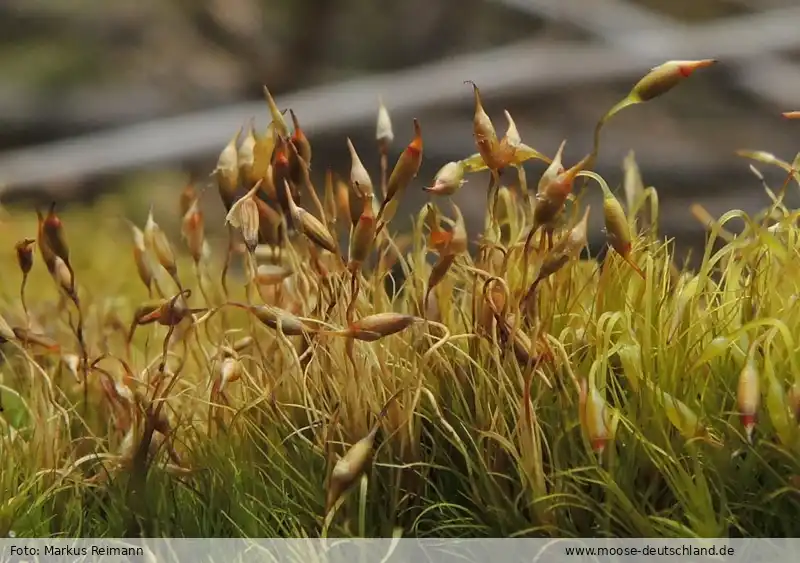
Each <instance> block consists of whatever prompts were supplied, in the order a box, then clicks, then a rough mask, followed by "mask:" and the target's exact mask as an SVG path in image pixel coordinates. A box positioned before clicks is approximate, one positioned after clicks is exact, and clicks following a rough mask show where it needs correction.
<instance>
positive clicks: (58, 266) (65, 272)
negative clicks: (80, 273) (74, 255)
mask: <svg viewBox="0 0 800 563" xmlns="http://www.w3.org/2000/svg"><path fill="white" fill-rule="evenodd" d="M52 276H53V279H54V280H55V282H56V283H57V284H58V285H59V287H60V288H61V289H63V290H64V292H65V293H66V294H67V295H69V296H70V298H72V300H73V301H77V299H78V297H77V293H76V292H75V278H74V277H73V276H72V271H71V270H70V269H69V266H67V263H66V262H64V261H63V260H62V259H61V257H59V256H56V257H55V260H54V262H53V271H52Z"/></svg>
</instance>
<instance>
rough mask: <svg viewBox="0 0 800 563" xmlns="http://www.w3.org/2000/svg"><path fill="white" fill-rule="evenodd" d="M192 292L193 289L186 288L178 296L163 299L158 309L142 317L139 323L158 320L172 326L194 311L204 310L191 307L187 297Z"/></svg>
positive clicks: (162, 323)
mask: <svg viewBox="0 0 800 563" xmlns="http://www.w3.org/2000/svg"><path fill="white" fill-rule="evenodd" d="M191 294H192V292H191V290H188V289H185V290H183V291H182V292H181V293H179V294H177V295H176V296H174V297H172V298H170V299H165V300H163V301H162V302H161V304H160V305H159V307H158V308H157V309H155V310H153V311H152V312H150V313H148V314H145V315H143V316H142V317H140V318H139V320H138V324H148V323H151V322H153V321H156V322H158V324H160V325H163V326H170V327H172V326H176V325H178V324H180V323H181V321H183V320H184V319H187V318H189V317H191V316H192V314H193V313H198V312H202V311H204V309H191V308H189V305H188V304H187V303H186V299H187V298H188V297H189V296H191Z"/></svg>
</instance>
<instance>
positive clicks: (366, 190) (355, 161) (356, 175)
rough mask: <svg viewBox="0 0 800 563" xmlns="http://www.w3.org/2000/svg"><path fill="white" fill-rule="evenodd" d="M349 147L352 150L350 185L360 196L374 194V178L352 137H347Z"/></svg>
mask: <svg viewBox="0 0 800 563" xmlns="http://www.w3.org/2000/svg"><path fill="white" fill-rule="evenodd" d="M347 149H348V150H349V151H350V162H351V164H350V185H351V186H352V188H353V190H355V191H356V192H357V193H358V195H359V196H360V197H363V196H365V195H372V194H373V187H372V179H371V178H370V177H369V172H367V169H366V168H365V167H364V163H363V162H361V158H360V157H359V156H358V153H357V152H356V148H355V146H353V142H352V141H351V140H350V138H348V139H347Z"/></svg>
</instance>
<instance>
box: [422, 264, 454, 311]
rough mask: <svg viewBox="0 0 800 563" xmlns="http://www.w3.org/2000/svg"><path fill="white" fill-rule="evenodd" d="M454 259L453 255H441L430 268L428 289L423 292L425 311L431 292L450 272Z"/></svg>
mask: <svg viewBox="0 0 800 563" xmlns="http://www.w3.org/2000/svg"><path fill="white" fill-rule="evenodd" d="M455 259H456V255H455V254H442V255H441V256H440V257H439V260H437V262H436V263H435V264H434V265H433V268H431V274H430V276H428V283H427V286H428V287H427V289H426V290H425V299H424V302H423V305H424V307H425V309H426V310H427V309H428V300H429V299H430V295H431V292H432V291H433V290H434V289H435V288H436V286H437V285H439V284H440V283H441V282H442V280H443V279H444V278H445V276H446V275H447V272H449V271H450V267H451V266H452V265H453V262H455Z"/></svg>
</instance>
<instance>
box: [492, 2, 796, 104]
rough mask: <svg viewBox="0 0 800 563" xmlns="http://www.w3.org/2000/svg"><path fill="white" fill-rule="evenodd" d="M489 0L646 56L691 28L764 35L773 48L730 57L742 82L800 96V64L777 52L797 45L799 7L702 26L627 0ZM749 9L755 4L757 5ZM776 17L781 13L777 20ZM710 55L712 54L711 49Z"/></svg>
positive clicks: (727, 35)
mask: <svg viewBox="0 0 800 563" xmlns="http://www.w3.org/2000/svg"><path fill="white" fill-rule="evenodd" d="M490 1H492V2H495V3H498V4H502V5H504V6H508V7H511V8H514V9H516V10H519V11H520V12H523V13H527V14H531V15H534V16H537V17H540V18H545V19H548V20H550V21H553V22H563V23H567V24H571V25H573V26H576V27H578V28H580V29H581V30H583V31H585V32H588V33H590V34H591V35H593V36H594V37H596V38H598V39H601V40H602V41H603V42H604V43H605V44H607V45H611V46H615V47H619V48H623V49H629V50H630V52H631V53H632V54H633V55H638V56H641V58H642V60H645V59H647V58H648V56H649V55H650V54H651V53H654V52H658V53H664V54H667V53H668V52H669V51H670V50H671V49H672V48H673V47H677V46H678V42H679V38H680V37H681V36H682V35H683V34H685V33H686V32H687V30H690V29H692V28H695V29H700V30H703V31H704V33H706V34H707V37H709V38H712V37H717V41H718V42H719V43H718V45H720V46H722V45H724V44H725V43H727V42H730V41H741V42H742V43H743V44H749V43H750V42H751V41H753V40H754V38H756V37H761V38H762V39H763V40H764V41H768V42H770V43H771V45H772V46H773V47H774V49H767V50H758V51H754V52H753V53H752V54H751V55H749V56H748V55H747V54H743V56H742V57H741V60H740V61H739V62H736V61H731V68H732V70H733V71H734V73H735V75H736V79H737V85H738V86H739V87H740V88H743V89H745V90H747V91H749V92H751V93H753V94H755V95H756V96H758V97H759V98H761V99H763V100H765V101H767V102H769V103H771V104H773V105H774V106H776V107H777V108H785V107H788V106H790V105H792V103H796V102H793V100H792V97H793V96H794V98H795V100H796V99H797V98H798V96H797V91H798V90H797V84H798V83H800V67H798V65H796V64H793V63H792V62H790V61H787V60H785V59H784V58H783V57H781V56H780V55H778V54H775V53H774V51H780V50H782V48H781V45H782V44H784V43H783V42H784V41H786V43H785V44H784V45H785V46H784V47H783V48H785V49H790V48H794V47H795V46H796V45H795V41H794V40H793V39H791V30H792V29H795V30H797V29H798V28H799V27H800V14H799V13H798V10H797V9H796V8H786V7H784V8H775V9H772V10H769V11H766V12H761V13H758V12H756V13H753V14H748V15H746V16H737V17H736V18H723V19H720V20H718V21H714V22H710V23H705V24H701V25H687V24H684V23H681V22H678V21H676V20H674V19H673V18H671V17H668V16H665V15H663V14H659V13H657V12H655V11H653V10H651V9H649V8H646V7H644V6H640V5H637V4H633V3H631V2H628V1H626V0H592V1H591V2H586V1H585V0H490ZM750 7H751V8H753V9H755V8H756V6H754V5H750ZM762 9H763V8H762ZM776 16H781V17H780V19H775V18H776ZM732 20H733V25H731V23H732ZM748 20H749V22H750V23H748ZM765 22H769V27H768V28H761V27H760V26H761V25H762V24H763V23H765ZM632 30H636V31H632ZM709 56H713V55H712V54H711V53H709ZM669 58H681V57H677V56H675V57H672V56H670V57H669ZM696 58H705V55H704V54H703V53H700V52H698V53H696ZM727 58H730V57H727Z"/></svg>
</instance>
